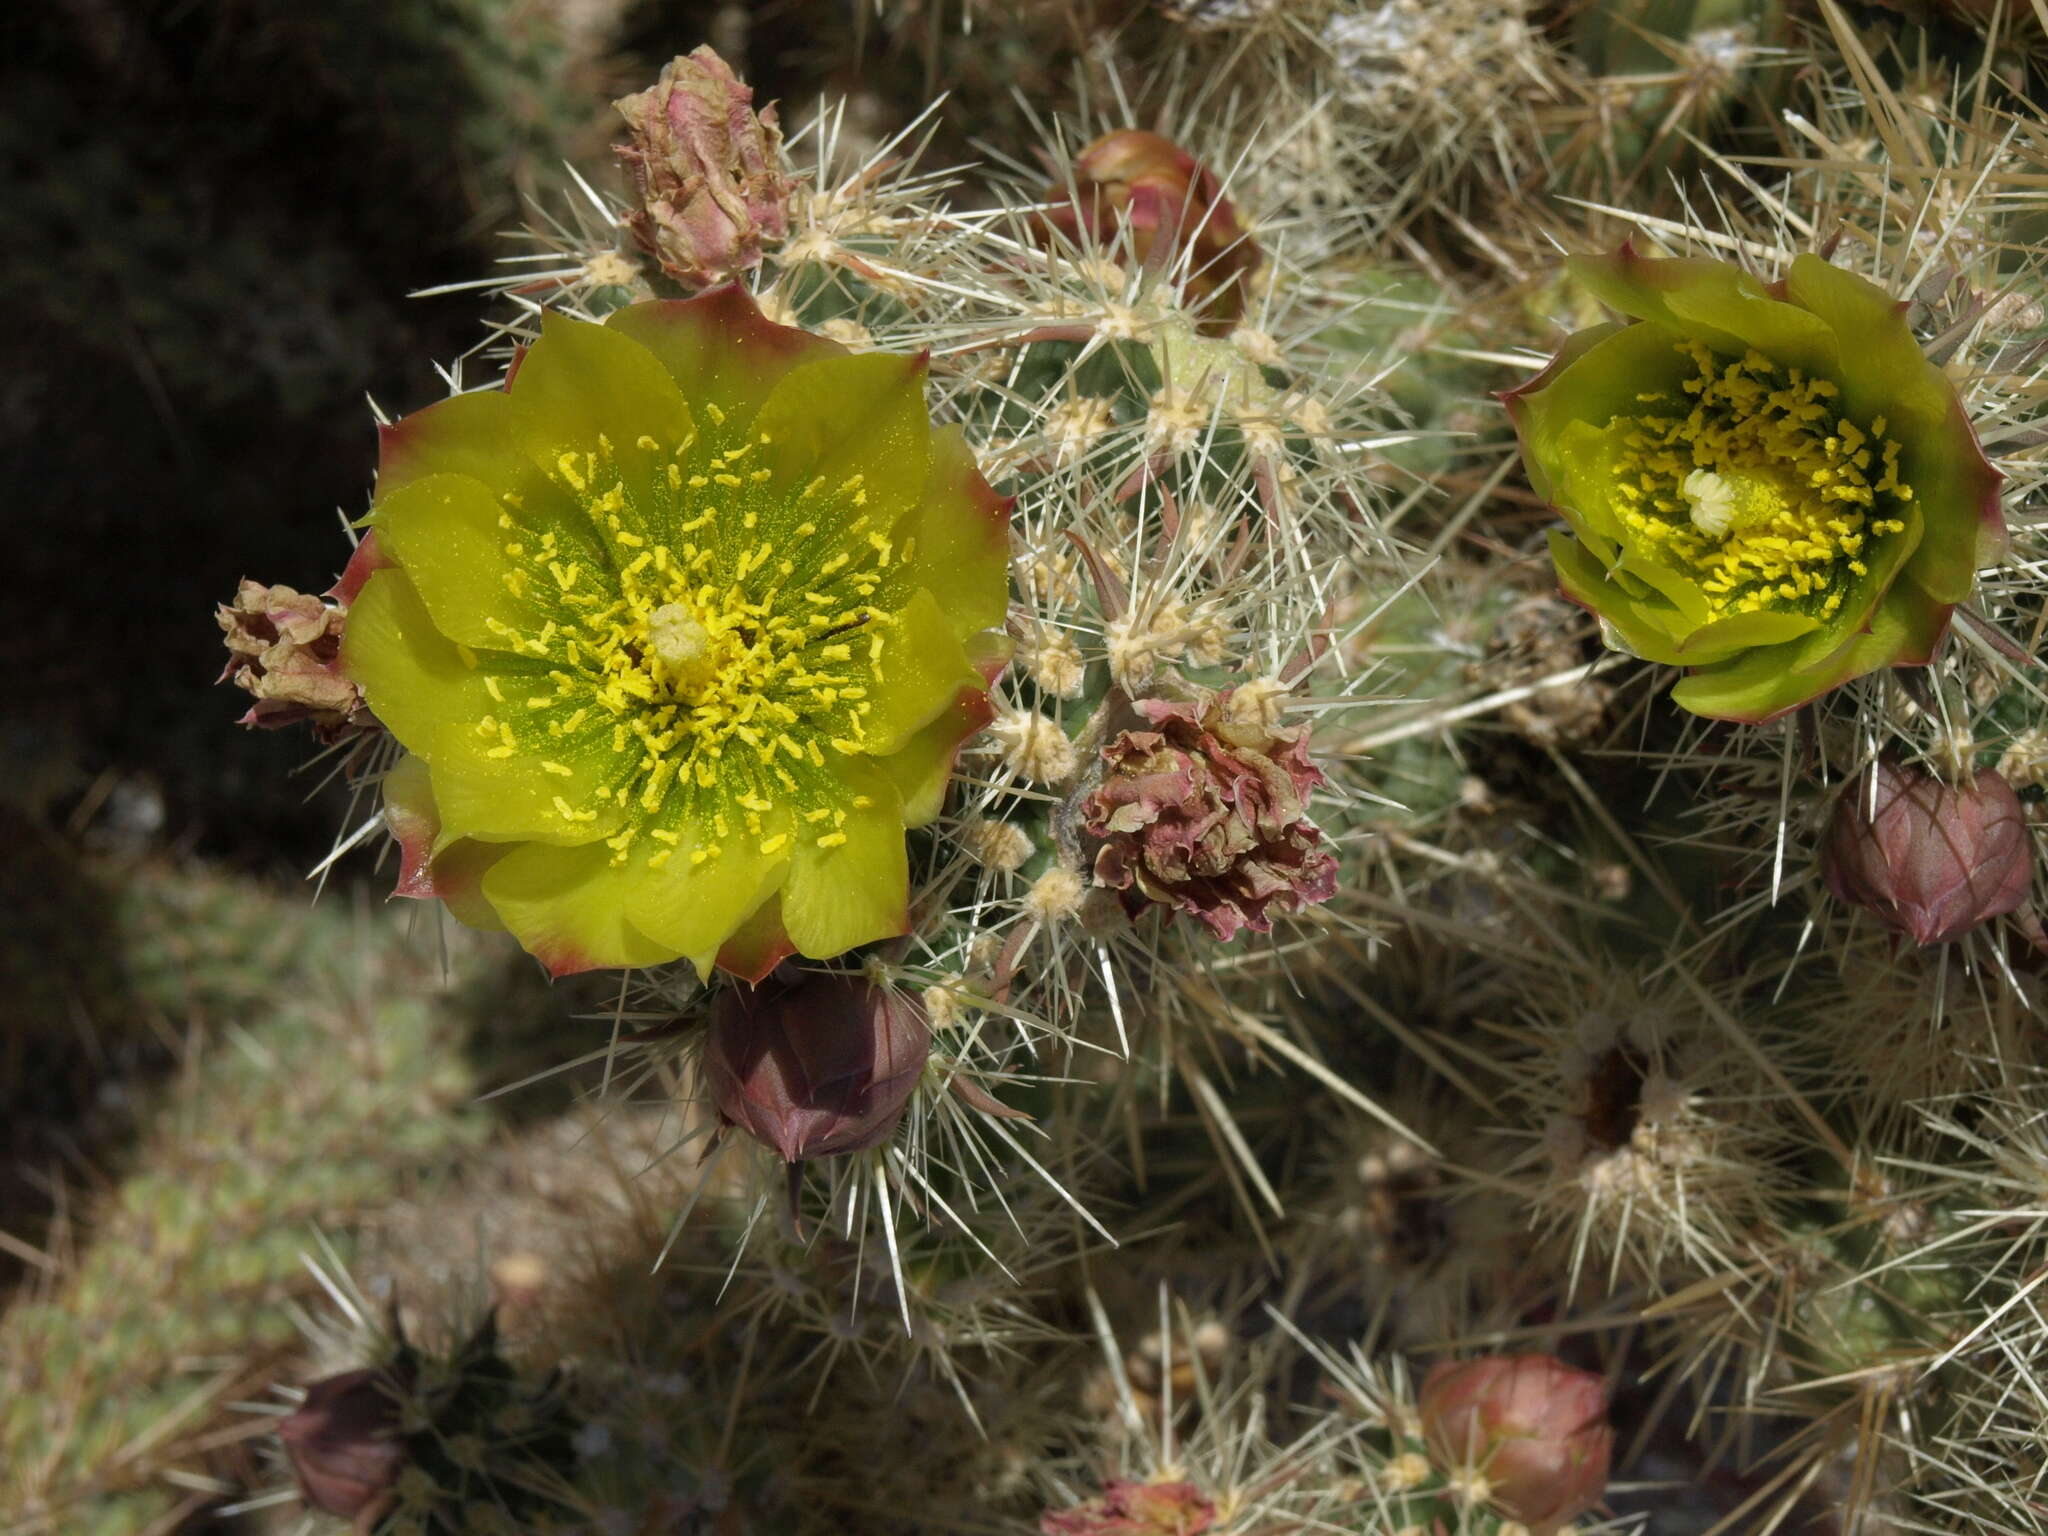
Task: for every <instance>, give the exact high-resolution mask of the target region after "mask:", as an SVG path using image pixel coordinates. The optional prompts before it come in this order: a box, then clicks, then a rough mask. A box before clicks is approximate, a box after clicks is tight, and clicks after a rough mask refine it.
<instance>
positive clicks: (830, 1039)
mask: <svg viewBox="0 0 2048 1536" xmlns="http://www.w3.org/2000/svg"><path fill="white" fill-rule="evenodd" d="M930 1049H931V1031H930V1029H929V1028H928V1026H927V1024H926V1020H925V1011H924V1007H923V1005H922V1004H921V1003H919V1002H918V1001H917V999H916V998H915V997H913V996H912V995H911V994H910V993H907V992H898V991H894V990H892V989H890V988H888V987H884V986H878V985H876V984H875V983H874V982H871V981H869V980H868V979H867V978H866V977H864V976H860V975H853V974H838V973H822V972H811V973H808V974H804V975H800V976H798V977H797V978H795V979H794V980H793V981H789V982H783V981H780V980H771V981H769V982H767V983H765V984H763V985H762V986H759V987H746V986H730V987H726V988H724V989H723V990H721V991H720V993H719V995H718V1000H717V1001H716V1002H715V1003H714V1004H713V1005H712V1010H711V1029H710V1033H709V1035H708V1036H707V1038H706V1040H705V1043H704V1075H705V1077H706V1079H707V1080H708V1081H709V1083H710V1087H711V1097H712V1100H713V1102H715V1103H716V1104H717V1105H718V1112H719V1114H720V1115H721V1116H723V1117H724V1119H725V1120H726V1121H727V1122H729V1123H730V1124H732V1125H736V1126H738V1127H739V1128H740V1129H741V1130H743V1131H745V1132H746V1133H747V1134H748V1135H749V1136H752V1137H753V1138H754V1139H755V1140H756V1141H759V1142H761V1143H762V1144H763V1145H764V1146H768V1147H771V1148H773V1149H774V1150H775V1151H776V1152H778V1153H780V1154H781V1155H782V1159H783V1161H784V1162H789V1163H795V1162H801V1161H803V1160H805V1159H807V1158H813V1157H833V1156H836V1155H838V1154H839V1153H842V1152H859V1151H862V1150H864V1149H865V1148H868V1147H872V1146H876V1145H878V1144H879V1143H881V1142H883V1141H886V1140H887V1139H888V1138H889V1136H890V1134H891V1133H892V1132H893V1131H894V1130H895V1129H896V1123H897V1121H899V1120H901V1119H902V1118H903V1110H904V1106H905V1105H907V1104H908V1103H909V1102H910V1094H911V1091H912V1090H913V1089H914V1088H916V1086H917V1080H918V1077H919V1076H920V1075H921V1074H922V1073H923V1071H924V1064H925V1057H926V1055H927V1053H928V1052H929V1051H930Z"/></svg>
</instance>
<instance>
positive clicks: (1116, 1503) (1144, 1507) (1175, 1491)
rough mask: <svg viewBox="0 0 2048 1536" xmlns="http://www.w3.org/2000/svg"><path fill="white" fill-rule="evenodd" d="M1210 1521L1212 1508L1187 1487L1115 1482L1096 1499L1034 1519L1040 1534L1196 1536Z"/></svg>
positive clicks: (1198, 1492) (1213, 1518) (1213, 1513)
mask: <svg viewBox="0 0 2048 1536" xmlns="http://www.w3.org/2000/svg"><path fill="white" fill-rule="evenodd" d="M1215 1523H1216V1506H1215V1504H1214V1503H1212V1502H1211V1501H1210V1500H1209V1499H1208V1498H1206V1497H1204V1496H1203V1494H1202V1491H1201V1490H1200V1489H1199V1488H1197V1487H1196V1486H1195V1485H1194V1484H1193V1483H1136V1482H1126V1481H1123V1480H1121V1479H1119V1480H1117V1481H1114V1482H1110V1483H1107V1484H1105V1485H1104V1486H1103V1490H1102V1497H1101V1498H1099V1499H1090V1500H1088V1502H1087V1503H1085V1504H1076V1505H1075V1506H1074V1507H1073V1508H1072V1509H1059V1510H1048V1511H1047V1512H1046V1513H1045V1514H1042V1515H1040V1516H1039V1517H1038V1529H1039V1531H1040V1533H1041V1536H1201V1533H1202V1532H1203V1531H1206V1530H1208V1529H1209V1528H1210V1527H1211V1526H1212V1525H1214V1524H1215Z"/></svg>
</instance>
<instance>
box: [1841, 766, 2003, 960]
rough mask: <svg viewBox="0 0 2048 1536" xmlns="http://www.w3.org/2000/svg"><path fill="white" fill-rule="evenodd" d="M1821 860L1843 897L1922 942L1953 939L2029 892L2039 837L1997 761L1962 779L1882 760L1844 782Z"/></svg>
mask: <svg viewBox="0 0 2048 1536" xmlns="http://www.w3.org/2000/svg"><path fill="white" fill-rule="evenodd" d="M1820 867H1821V873H1822V875H1824V876H1825V877H1826V879H1827V882H1828V889H1829V890H1831V891H1833V892H1834V893H1835V894H1836V895H1837V896H1839V897H1840V898H1841V899H1842V900H1844V901H1846V902H1850V903H1852V904H1853V905H1855V906H1859V907H1862V908H1864V909H1865V910H1867V911H1869V912H1870V913H1872V914H1873V915H1874V916H1876V918H1877V919H1878V921H1879V922H1881V923H1883V924H1885V925H1886V926H1887V927H1889V928H1892V929H1894V930H1896V931H1897V932H1899V933H1902V934H1905V935H1906V936H1907V937H1908V938H1910V939H1912V940H1913V941H1914V942H1915V943H1916V944H1946V943H1948V942H1949V941H1950V940H1952V939H1959V938H1961V937H1962V936H1963V935H1964V934H1966V933H1968V932H1969V931H1970V930H1971V929H1973V928H1975V927H1977V926H1978V925H1979V924H1980V923H1983V922H1986V921H1988V920H1989V919H1991V918H1994V917H1997V916H1999V915H2001V914H2002V913H2006V912H2010V911H2012V910H2013V909H2014V908H2015V907H2017V906H2018V905H2019V904H2020V903H2021V902H2022V901H2023V900H2025V899H2026V894H2027V888H2028V886H2029V885H2031V884H2032V882H2033V876H2034V844H2033V839H2032V838H2031V837H2030V836H2029V835H2028V832H2027V819H2026V813H2025V812H2024V811H2023V810H2022V809H2021V808H2020V802H2019V797H2018V796H2017V795H2015V794H2014V793H2013V792H2012V786H2011V785H2010V784H2008V783H2006V782H2005V780H2004V779H2002V778H2000V777H1999V775H1998V774H1997V773H1996V772H1995V771H1993V770H1992V769H1989V768H1980V769H1979V770H1978V771H1977V776H1976V777H1975V778H1974V779H1973V780H1972V781H1971V782H1970V783H1968V784H1964V785H1958V784H1948V783H1944V782H1943V781H1942V780H1940V779H1938V778H1936V777H1935V776H1934V775H1933V774H1931V773H1929V772H1928V771H1927V770H1926V769H1924V768H1919V767H1906V766H1901V765H1900V764H1897V763H1892V762H1884V761H1880V762H1878V763H1877V764H1876V765H1874V766H1873V767H1872V769H1871V774H1870V779H1869V780H1867V781H1866V780H1860V779H1859V780H1857V781H1856V782H1854V783H1852V784H1851V785H1849V787H1848V788H1847V789H1845V790H1844V791H1843V793H1842V798H1841V800H1840V801H1839V802H1838V803H1837V804H1836V806H1835V812H1834V817H1833V819H1832V820H1830V821H1829V822H1828V829H1827V833H1826V835H1825V836H1824V837H1823V838H1822V840H1821V847H1820Z"/></svg>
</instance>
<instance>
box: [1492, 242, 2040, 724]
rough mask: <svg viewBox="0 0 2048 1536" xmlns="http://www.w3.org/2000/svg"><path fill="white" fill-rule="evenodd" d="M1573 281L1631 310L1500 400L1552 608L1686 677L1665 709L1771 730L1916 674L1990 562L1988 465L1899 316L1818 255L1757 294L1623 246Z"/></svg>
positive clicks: (1702, 264)
mask: <svg viewBox="0 0 2048 1536" xmlns="http://www.w3.org/2000/svg"><path fill="white" fill-rule="evenodd" d="M1569 266H1570V268H1571V271H1572V274H1573V275H1574V276H1575V277H1576V278H1577V279H1578V280H1579V281H1580V282H1581V283H1583V284H1584V285H1585V286H1586V287H1587V288H1588V289H1590V290H1591V291H1592V292H1593V293H1594V294H1596V295H1597V296H1598V297H1599V298H1601V299H1602V300H1604V301H1605V302H1606V303H1607V304H1609V305H1610V306H1612V307H1613V308H1614V309H1616V310H1619V311H1620V312H1621V313H1622V314H1624V315H1627V316H1629V317H1631V318H1630V319H1629V320H1627V321H1617V322H1613V323H1609V324H1605V325H1598V326H1594V327H1591V328H1590V329H1587V330H1583V331H1580V332H1578V333H1577V334H1575V335H1573V336H1572V337H1571V338H1570V339H1569V340H1567V341H1566V342H1565V344H1564V347H1563V348H1562V349H1561V350H1560V351H1559V353H1558V355H1557V356H1556V358H1554V359H1553V360H1552V361H1551V363H1550V366H1549V367H1547V368H1545V369H1544V370H1543V372H1542V373H1540V374H1539V375H1537V377H1535V378H1534V379H1532V380H1530V381H1529V382H1528V383H1527V384H1524V385H1522V386H1521V387H1520V388H1518V389H1516V390H1514V391H1512V392H1510V394H1509V395H1508V396H1507V397H1506V400H1507V405H1508V410H1509V413H1510V415H1511V416H1512V417H1513V419H1514V422H1515V426H1516V429H1517V431H1518V432H1519V433H1520V435H1521V443H1522V457H1523V462H1524V463H1525V464H1526V466H1527V467H1528V471H1529V478H1530V481H1531V483H1532V484H1533V485H1534V486H1535V488H1536V490H1537V491H1538V492H1539V493H1540V494H1541V495H1543V496H1544V497H1546V498H1547V499H1548V500H1549V501H1551V502H1552V503H1553V504H1554V505H1555V506H1556V508H1557V510H1558V511H1559V512H1561V513H1562V514H1563V515H1564V518H1565V521H1566V522H1567V523H1568V524H1569V525H1570V528H1569V531H1563V530H1560V531H1559V532H1556V533H1553V534H1552V535H1551V538H1550V548H1551V554H1552V557H1553V558H1554V560H1555V561H1556V565H1557V574H1558V580H1559V582H1560V583H1561V585H1562V586H1563V588H1564V591H1565V594H1566V595H1567V596H1569V597H1570V598H1572V599H1573V600H1574V601H1575V602H1578V603H1580V604H1582V605H1583V606H1585V607H1586V608H1588V609H1590V610H1592V611H1593V612H1594V613H1596V614H1597V615H1599V617H1600V618H1601V620H1602V621H1603V624H1604V626H1605V628H1606V631H1607V634H1608V636H1609V639H1610V641H1612V642H1613V643H1616V644H1618V645H1620V646H1622V647H1625V648H1626V649H1627V650H1629V651H1630V652H1632V653H1633V654H1635V655H1637V656H1640V657H1642V658H1644V659H1645V660H1647V661H1655V662H1663V663H1665V664H1667V665H1671V666H1678V667H1684V668H1686V669H1688V672H1689V675H1688V676H1687V677H1685V678H1684V679H1683V680H1681V681H1680V683H1679V684H1678V686H1677V687H1676V689H1674V690H1673V693H1672V698H1673V699H1674V701H1675V702H1677V703H1678V704H1679V705H1681V706H1682V707H1684V708H1686V709H1688V710H1690V711H1692V712H1693V713H1694V714H1698V715H1705V716H1708V717H1711V718H1715V719H1728V720H1748V721H1759V720H1767V719H1769V718H1771V717H1773V716H1775V715H1779V714H1783V713H1784V712H1786V711H1787V710H1790V709H1794V708H1797V707H1798V706H1799V705H1801V704H1804V703H1806V702H1808V701H1809V700H1811V699H1814V698H1817V697H1819V696H1820V695H1821V694H1823V693H1826V692H1827V691H1828V690H1829V689H1831V688H1834V687H1837V686H1839V685H1840V684H1842V683H1845V682H1847V681H1849V680H1850V679H1851V678H1855V677H1860V676H1862V675H1864V674H1865V673H1868V672H1873V671H1876V670H1878V669H1879V668H1883V667H1892V666H1916V665H1921V664H1924V663H1926V662H1927V661H1928V660H1929V659H1930V658H1931V657H1932V655H1933V653H1934V650H1935V647H1936V646H1937V645H1938V644H1939V643H1940V641H1941V639H1942V637H1943V635H1944V634H1946V632H1947V630H1948V624H1949V617H1950V613H1951V610H1952V609H1953V608H1954V606H1955V604H1957V603H1959V602H1961V601H1962V600H1963V599H1964V598H1966V597H1968V596H1969V594H1970V591H1971V588H1972V586H1973V584H1974V582H1975V579H1976V572H1977V569H1978V567H1979V566H1981V565H1983V564H1985V563H1987V562H1989V561H1991V560H1994V559H1996V558H1997V556H1998V554H1999V552H2000V551H2001V550H2002V549H2003V547H2004V540H2005V528H2004V521H2003V518H2002V516H2001V513H2000V510H1999V502H1998V486H1999V479H2000V477H1999V475H1998V472H1997V471H1996V470H1994V469H1993V468H1992V467H1991V465H1990V463H1989V461H1987V460H1986V459H1985V457H1984V454H1983V451H1982V449H1981V448H1980V447H1979V446H1978V443H1977V437H1976V433H1975V432H1974V431H1973V430H1972V428H1971V426H1970V421H1969V418H1968V416H1967V415H1966V414H1965V412H1964V410H1963V406H1962V402H1961V400H1960V399H1959V398H1958V397H1957V395H1956V391H1955V388H1954V386H1953V385H1952V384H1951V383H1950V382H1949V380H1948V377H1947V375H1945V374H1944V373H1943V372H1942V371H1941V369H1940V368H1939V367H1937V366H1936V365H1935V364H1934V363H1932V362H1931V361H1929V360H1928V358H1927V357H1926V355H1925V354H1924V353H1923V352H1922V351H1921V349H1920V346H1919V344H1918V342H1916V341H1915V340H1914V338H1913V334H1912V332H1911V330H1910V329H1908V327H1907V325H1906V321H1905V318H1904V314H1903V310H1904V306H1903V305H1901V304H1899V303H1897V302H1895V301H1894V300H1893V299H1892V298H1891V297H1890V296H1888V295H1887V294H1885V293H1884V292H1883V291H1882V290H1880V289H1879V288H1877V287H1876V286H1875V285H1873V284H1871V283H1869V282H1867V281H1865V280H1864V279H1863V278H1860V277H1857V276H1855V275H1854V274H1852V273H1849V272H1845V271H1843V270H1841V269H1840V268H1838V267H1834V266H1831V265H1829V264H1828V263H1827V262H1826V261H1823V260H1822V259H1821V258H1820V257H1818V256H1813V255H1801V256H1798V257H1796V258H1794V260H1793V262H1792V264H1791V266H1790V268H1789V269H1788V270H1787V272H1786V274H1785V276H1784V277H1783V278H1782V279H1781V280H1779V281H1777V282H1771V283H1766V282H1764V281H1762V280H1760V279H1759V278H1757V277H1756V276H1754V275H1753V274H1751V273H1749V272H1746V271H1744V270H1743V269H1742V268H1740V267H1737V266H1735V265H1733V264H1732V263H1729V262H1724V261H1715V260H1709V259H1705V258H1697V257H1688V258H1673V259H1653V258H1646V257H1642V256H1638V255H1637V254H1636V253H1635V252H1634V250H1632V249H1631V248H1630V247H1629V246H1626V245H1624V246H1623V247H1622V248H1621V249H1620V251H1618V252H1616V253H1615V254H1614V255H1612V256H1600V257H1592V256H1583V257H1574V258H1572V259H1571V261H1570V262H1569Z"/></svg>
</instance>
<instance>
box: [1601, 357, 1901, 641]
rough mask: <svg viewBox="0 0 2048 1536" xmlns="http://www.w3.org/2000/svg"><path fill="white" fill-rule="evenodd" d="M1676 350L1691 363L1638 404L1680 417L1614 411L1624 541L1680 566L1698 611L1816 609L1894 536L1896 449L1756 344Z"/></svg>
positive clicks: (1827, 386)
mask: <svg viewBox="0 0 2048 1536" xmlns="http://www.w3.org/2000/svg"><path fill="white" fill-rule="evenodd" d="M1678 348H1679V351H1680V352H1681V353H1682V354H1684V355H1685V356H1688V357H1690V358H1691V359H1692V361H1693V363H1694V364H1695V365H1696V367H1697V369H1698V371H1697V373H1695V375H1694V376H1693V377H1691V378H1689V379H1687V380H1685V382H1684V384H1683V385H1682V386H1681V387H1682V389H1683V391H1684V393H1685V395H1687V396H1689V397H1690V400H1689V401H1688V402H1680V401H1676V400H1673V399H1672V397H1671V396H1669V395H1667V394H1663V393H1658V394H1653V395H1644V396H1641V397H1639V398H1640V399H1641V401H1642V403H1643V404H1644V405H1649V406H1654V405H1658V404H1669V405H1672V406H1677V405H1679V404H1681V403H1684V404H1685V405H1686V409H1684V410H1683V411H1682V412H1681V411H1677V410H1673V411H1670V412H1661V411H1645V412H1644V413H1642V414H1640V415H1635V416H1628V417H1617V418H1616V421H1615V424H1614V428H1613V429H1611V430H1616V431H1618V432H1619V436H1620V451H1619V453H1618V455H1617V457H1616V460H1615V485H1614V489H1615V493H1616V498H1617V501H1616V511H1617V512H1618V513H1619V515H1620V518H1621V521H1622V524H1623V526H1624V528H1626V529H1627V531H1628V533H1629V534H1630V535H1631V536H1632V542H1633V543H1634V544H1635V545H1636V547H1638V548H1639V549H1640V550H1641V551H1642V552H1643V553H1644V554H1645V555H1647V556H1649V557H1650V558H1652V559H1654V560H1656V561H1658V562H1659V563H1661V564H1664V565H1667V566H1671V567H1675V568H1677V569H1678V570H1680V571H1683V572H1686V573H1688V574H1689V575H1691V576H1692V577H1693V578H1694V580H1695V581H1696V582H1697V584H1698V587H1699V589H1700V591H1701V592H1702V593H1703V594H1704V596H1705V598H1706V602H1707V611H1708V614H1709V616H1710V618H1715V619H1719V618H1726V617H1729V616H1732V615H1735V614H1742V613H1757V612H1762V611H1767V610H1768V611H1778V612H1798V613H1808V614H1811V615H1813V616H1814V617H1816V618H1830V617H1832V616H1833V615H1834V614H1835V612H1836V611H1837V610H1838V609H1840V608H1841V606H1842V604H1843V602H1844V600H1845V599H1846V597H1847V594H1848V589H1849V587H1850V585H1851V584H1852V583H1853V582H1854V580H1855V579H1856V578H1858V577H1861V576H1866V575H1868V574H1869V570H1870V568H1869V565H1868V563H1867V561H1868V558H1869V556H1870V554H1871V553H1872V549H1873V546H1874V545H1876V544H1877V543H1878V542H1879V541H1882V540H1884V539H1886V538H1888V537H1890V536H1891V535H1894V534H1899V533H1903V532H1904V531H1905V528H1906V524H1905V521H1904V520H1903V519H1902V518H1900V517H1896V516H1887V515H1885V514H1886V513H1887V512H1891V511H1896V510H1898V509H1899V508H1900V506H1901V505H1902V504H1903V503H1905V502H1908V501H1911V500H1912V498H1913V490H1912V487H1911V486H1908V485H1904V484H1902V483H1900V480H1899V445H1898V444H1897V443H1896V442H1893V441H1891V440H1890V439H1888V438H1887V437H1885V435H1884V431H1885V422H1884V418H1883V417H1881V416H1880V417H1878V418H1877V419H1876V420H1874V421H1872V422H1871V423H1870V424H1869V427H1868V429H1867V430H1866V429H1864V428H1862V427H1859V426H1858V425H1857V424H1856V423H1855V422H1853V421H1850V420H1849V419H1848V418H1847V417H1846V416H1837V415H1836V414H1835V413H1834V411H1833V409H1832V408H1831V407H1830V406H1829V404H1828V402H1829V401H1830V400H1832V399H1833V398H1834V397H1835V395H1836V394H1837V393H1839V391H1838V390H1837V388H1836V386H1835V385H1834V384H1832V383H1830V382H1829V381H1827V380H1826V379H1814V378H1808V377H1806V376H1805V375H1804V374H1803V373H1802V372H1801V371H1800V370H1799V369H1797V368H1789V369H1788V368H1780V367H1779V366H1778V365H1777V364H1775V363H1773V362H1772V361H1771V360H1770V359H1769V358H1767V357H1765V356H1763V354H1761V353H1759V352H1754V351H1752V352H1750V353H1748V354H1747V355H1745V356H1744V357H1742V358H1741V359H1740V360H1733V359H1729V358H1725V357H1721V356H1719V355H1717V354H1716V353H1714V352H1713V351H1712V350H1711V349H1709V348H1708V347H1706V346H1704V345H1703V344H1701V343H1699V342H1697V341H1691V340H1687V341H1682V342H1680V343H1679V344H1678Z"/></svg>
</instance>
